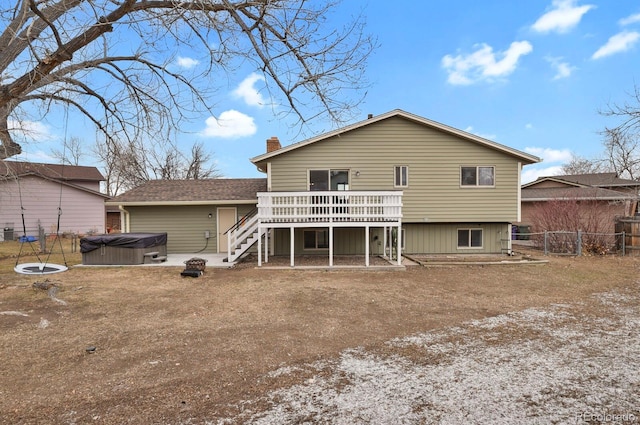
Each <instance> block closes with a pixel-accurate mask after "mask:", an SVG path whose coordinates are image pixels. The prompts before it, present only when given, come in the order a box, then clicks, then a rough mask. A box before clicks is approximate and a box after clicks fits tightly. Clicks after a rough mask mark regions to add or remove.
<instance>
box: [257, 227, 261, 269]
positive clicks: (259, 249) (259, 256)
mask: <svg viewBox="0 0 640 425" xmlns="http://www.w3.org/2000/svg"><path fill="white" fill-rule="evenodd" d="M261 231H262V227H261V226H260V223H258V235H260V232H261ZM258 267H262V238H260V237H258Z"/></svg>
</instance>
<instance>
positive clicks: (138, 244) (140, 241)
mask: <svg viewBox="0 0 640 425" xmlns="http://www.w3.org/2000/svg"><path fill="white" fill-rule="evenodd" d="M166 244H167V234H166V233H111V234H106V235H95V236H85V237H84V238H82V239H80V252H82V253H85V252H91V251H93V250H95V249H98V248H100V247H101V246H103V245H104V246H114V247H118V248H151V247H154V246H159V245H166Z"/></svg>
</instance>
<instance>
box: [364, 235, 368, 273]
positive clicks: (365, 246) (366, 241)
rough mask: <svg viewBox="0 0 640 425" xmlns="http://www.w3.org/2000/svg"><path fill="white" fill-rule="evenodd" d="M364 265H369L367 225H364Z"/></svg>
mask: <svg viewBox="0 0 640 425" xmlns="http://www.w3.org/2000/svg"><path fill="white" fill-rule="evenodd" d="M364 265H365V266H366V267H369V225H366V226H364Z"/></svg>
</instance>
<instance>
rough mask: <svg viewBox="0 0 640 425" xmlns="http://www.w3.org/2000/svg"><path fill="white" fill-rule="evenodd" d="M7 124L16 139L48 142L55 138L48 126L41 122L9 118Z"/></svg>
mask: <svg viewBox="0 0 640 425" xmlns="http://www.w3.org/2000/svg"><path fill="white" fill-rule="evenodd" d="M7 125H8V127H9V131H11V133H12V134H13V137H15V138H16V139H20V140H24V141H35V142H48V141H51V140H55V139H56V137H55V136H54V135H53V134H52V133H51V129H50V128H49V126H47V125H46V124H43V123H41V122H37V121H15V120H9V121H8V122H7Z"/></svg>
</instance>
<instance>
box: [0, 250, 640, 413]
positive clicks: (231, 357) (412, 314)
mask: <svg viewBox="0 0 640 425" xmlns="http://www.w3.org/2000/svg"><path fill="white" fill-rule="evenodd" d="M0 245H2V244H0ZM68 260H69V261H70V263H71V264H73V263H77V262H78V261H79V258H78V254H72V255H71V256H70V258H68ZM548 260H549V263H548V264H544V265H524V266H522V265H497V266H474V265H468V266H467V265H456V266H445V267H433V268H428V267H422V266H413V267H408V268H407V270H406V271H367V270H358V271H353V270H352V271H330V272H328V271H310V270H266V269H258V268H256V267H254V264H243V265H240V266H238V267H236V268H234V269H211V268H208V269H207V270H206V272H205V274H204V275H203V276H201V277H199V278H183V277H181V276H180V271H181V268H173V267H167V268H163V267H154V268H140V267H137V268H136V267H103V268H101V267H90V268H88V267H77V268H75V267H71V269H70V270H69V271H67V272H64V273H59V274H54V275H48V276H46V277H47V278H48V279H49V282H48V283H49V284H55V286H54V287H53V288H54V289H50V290H49V291H47V290H45V289H34V288H33V283H34V282H40V283H43V281H44V279H43V278H39V277H34V276H24V275H18V274H16V273H14V272H13V271H12V269H13V264H14V263H15V258H4V259H2V260H0V357H1V358H2V362H1V363H0V376H1V377H2V378H1V384H0V412H1V416H0V423H3V424H48V423H51V424H58V423H79V424H80V423H96V424H120V423H135V424H148V423H158V424H165V423H166V424H178V423H205V421H208V422H207V423H216V421H218V420H219V419H220V418H225V417H233V416H234V415H237V414H238V412H239V411H241V410H242V409H243V404H242V402H243V401H244V400H249V399H255V398H256V397H259V396H260V395H262V394H264V393H265V392H267V391H270V390H272V389H274V388H281V387H285V386H290V385H292V384H294V383H296V382H297V381H298V380H300V381H302V380H305V379H308V378H309V377H308V376H304V375H300V374H298V375H296V374H294V375H282V376H280V377H279V378H271V379H266V378H265V376H268V373H269V372H270V371H273V370H276V369H278V368H281V367H283V366H285V367H286V366H289V367H296V366H297V365H303V364H308V363H310V362H314V361H316V360H323V359H332V358H335V357H337V356H339V355H340V353H341V352H343V351H344V350H345V349H349V348H354V347H365V348H367V349H371V350H384V347H385V345H384V343H385V342H386V341H389V340H390V339H393V338H400V337H405V336H408V335H413V334H416V333H420V332H425V331H429V330H436V329H442V328H446V327H450V326H455V325H460V324H461V323H465V322H468V321H470V320H474V319H482V318H486V317H492V316H496V315H499V314H503V313H506V312H514V311H519V310H523V309H525V308H529V307H544V306H549V305H551V304H556V303H567V302H581V301H584V302H587V301H588V300H589V299H590V296H591V295H592V294H594V293H601V292H605V291H609V290H612V289H620V290H623V289H624V290H629V288H632V287H634V286H633V285H634V284H635V282H637V279H638V270H639V265H640V260H639V259H637V258H631V257H626V258H624V257H607V258H604V257H582V258H572V257H550V258H548ZM91 348H95V351H92V350H91ZM88 349H89V351H87V350H88ZM254 408H255V406H254Z"/></svg>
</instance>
